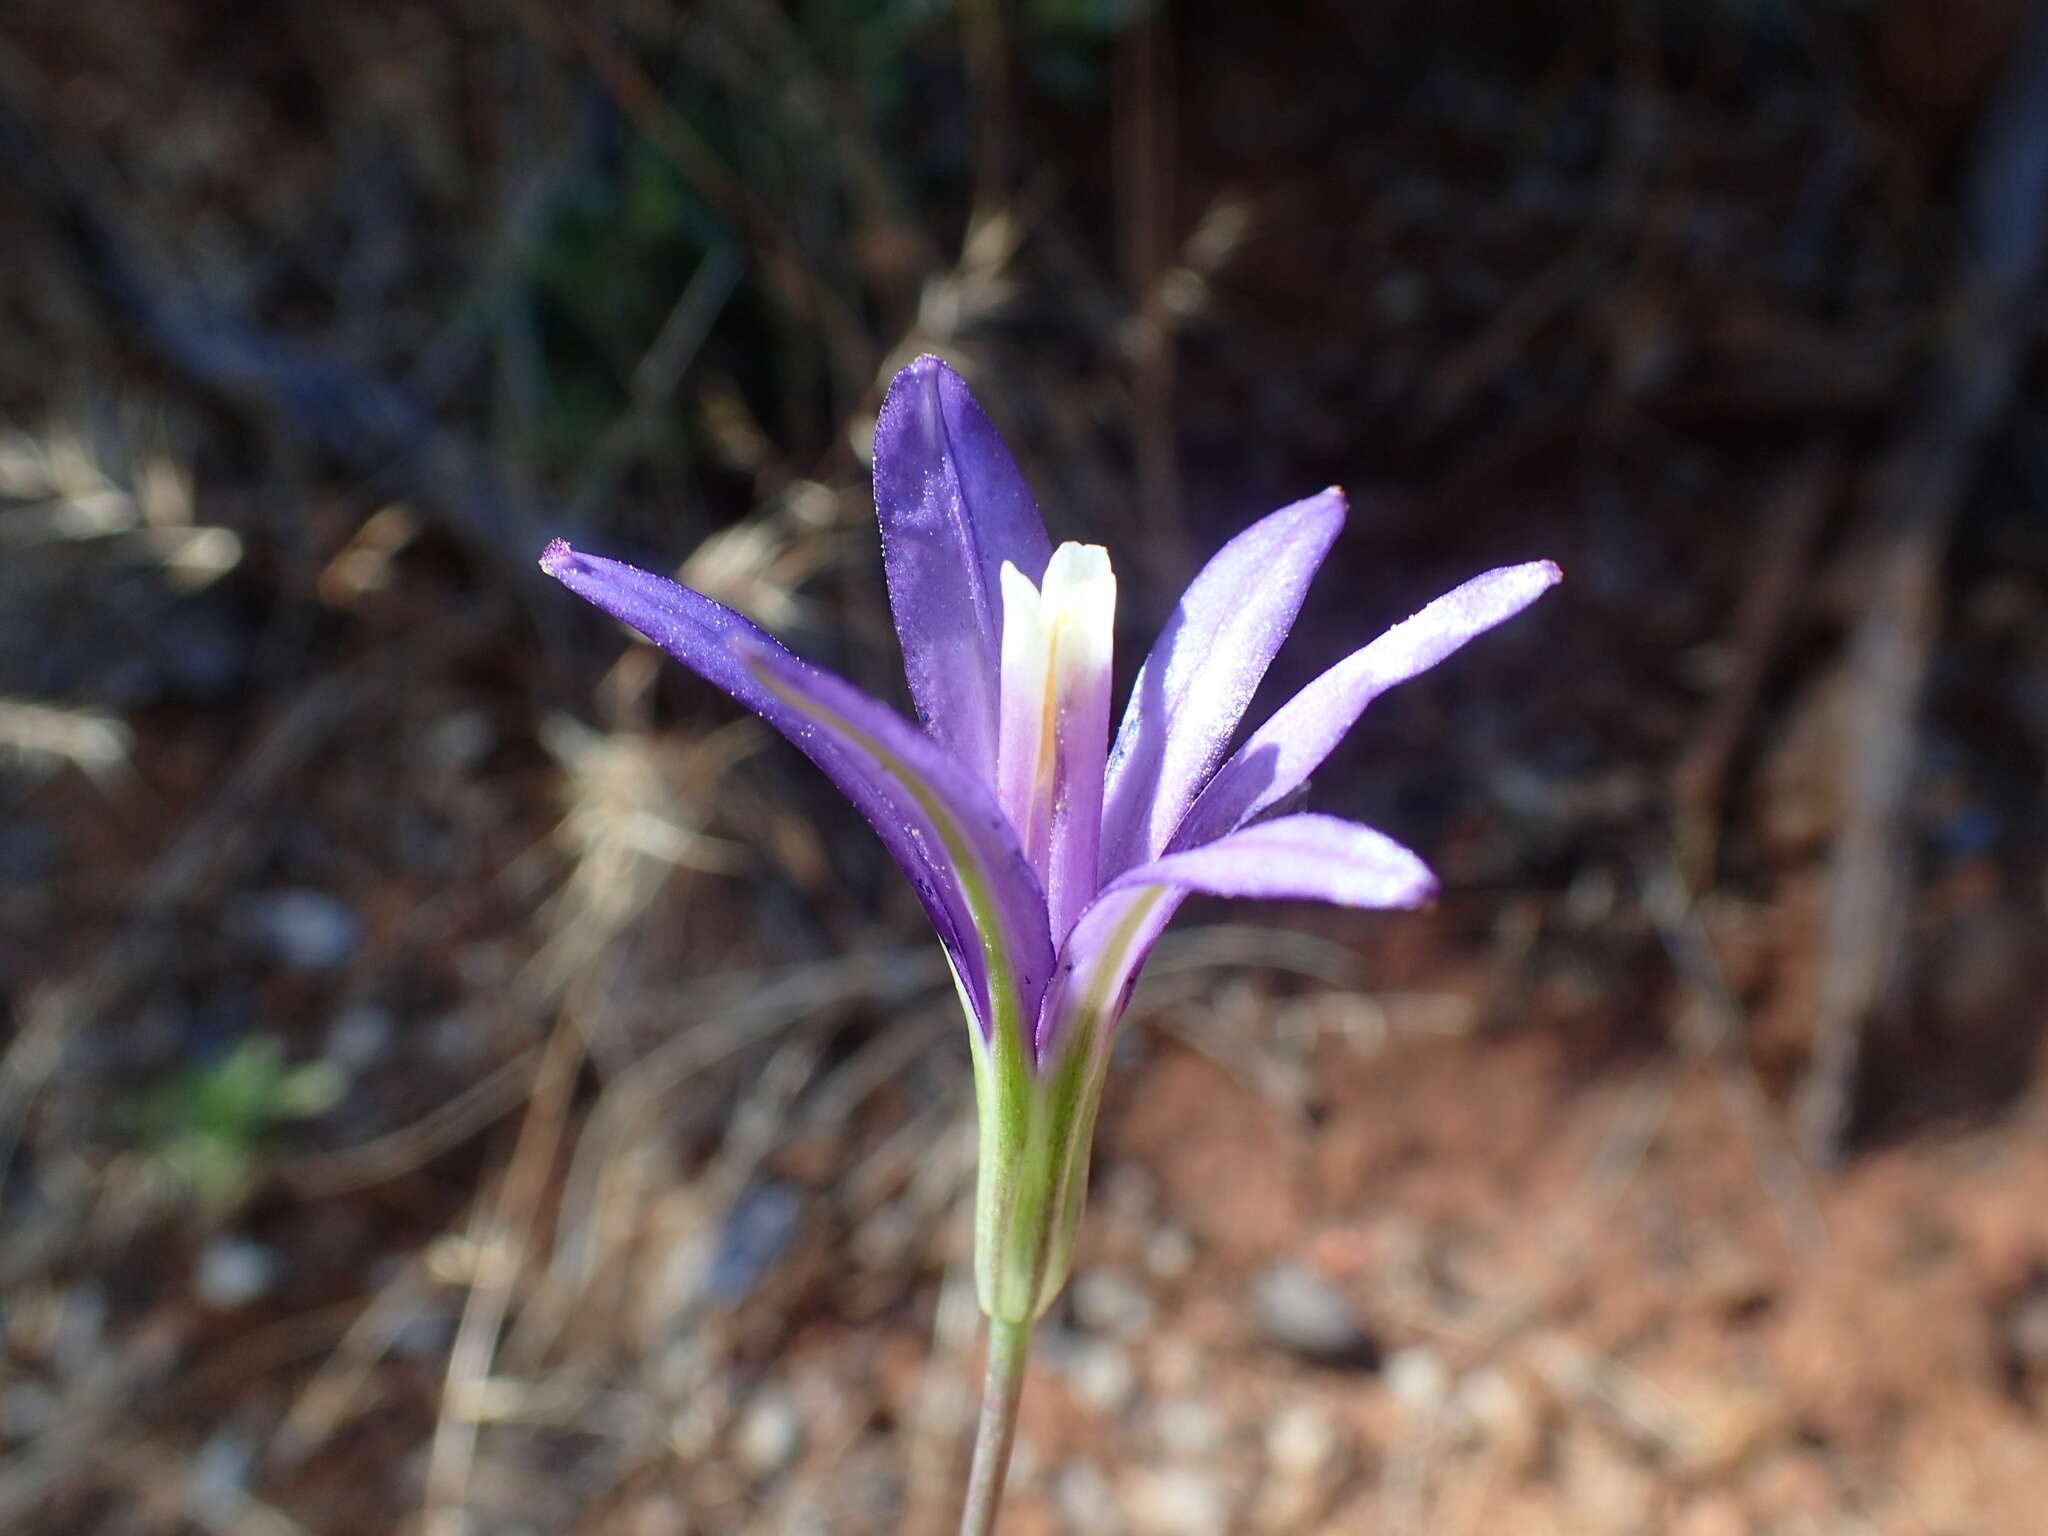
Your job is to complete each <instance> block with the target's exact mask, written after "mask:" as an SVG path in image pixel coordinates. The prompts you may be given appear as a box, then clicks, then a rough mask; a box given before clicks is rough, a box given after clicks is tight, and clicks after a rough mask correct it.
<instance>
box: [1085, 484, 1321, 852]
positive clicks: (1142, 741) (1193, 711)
mask: <svg viewBox="0 0 2048 1536" xmlns="http://www.w3.org/2000/svg"><path fill="white" fill-rule="evenodd" d="M1343 525H1344V495H1343V492H1341V491H1337V490H1328V491H1324V492H1322V493H1321V494H1320V495H1316V496H1311V497H1309V498H1308V499H1307V500H1306V501H1298V502H1296V503H1295V504H1294V505H1293V506H1291V507H1282V508H1281V509H1280V510H1279V511H1278V512H1274V513H1272V514H1270V515H1269V516H1267V517H1264V518H1262V519H1260V520H1259V521H1258V522H1256V523H1254V524H1252V526H1251V527H1249V528H1247V529H1246V530H1245V531H1244V532H1243V533H1241V534H1239V535H1238V536H1237V537H1236V538H1234V539H1232V540H1231V541H1230V542H1229V543H1228V544H1226V545H1224V546H1223V548H1222V549H1221V550H1219V551H1218V552H1217V554H1216V557H1215V558H1214V559H1213V560H1211V561H1210V562H1209V563H1208V564H1207V565H1206V566H1204V567H1203V568H1202V572H1201V574H1200V575H1198V576H1197V577H1195V579H1194V581H1193V582H1192V583H1191V584H1190V585H1189V587H1188V589H1187V591H1186V592H1185V593H1183V594H1182V596H1181V600H1180V603H1179V605H1178V606H1177V607H1175V609H1174V611H1173V617H1172V618H1170V619H1168V620H1167V621H1166V628H1165V629H1164V630H1162V631H1161V632H1160V636H1159V640H1158V643H1157V644H1155V645H1154V646H1153V647H1152V654H1151V655H1149V656H1147V657H1146V658H1145V665H1144V668H1143V669H1142V670H1141V671H1140V672H1139V673H1138V681H1137V683H1136V684H1135V685H1134V686H1133V688H1132V690H1131V701H1130V703H1129V705H1128V706H1126V708H1125V710H1124V719H1123V724H1122V726H1120V727H1119V728H1118V730H1117V733H1116V745H1115V746H1114V747H1113V748H1111V750H1110V754H1109V777H1108V783H1107V788H1106V790H1105V793H1104V803H1103V817H1102V878H1103V880H1104V882H1105V883H1106V882H1108V881H1109V880H1112V879H1114V878H1115V877H1116V876H1118V875H1120V874H1122V873H1123V872H1124V871H1125V870H1127V869H1130V868H1132V867H1133V866H1134V865H1138V864H1142V863H1144V862H1145V861H1146V860H1148V859H1152V858H1156V857H1157V856H1158V855H1159V854H1160V853H1161V852H1163V851H1164V850H1165V848H1166V846H1167V841H1168V839H1170V838H1171V837H1172V836H1173V832H1174V828H1175V827H1177V826H1178V825H1179V824H1180V821H1181V818H1182V817H1183V816H1184V815H1185V814H1186V813H1187V809H1188V806H1189V804H1190V802H1192V801H1193V800H1194V798H1195V795H1196V793H1197V792H1198V791H1199V790H1200V789H1201V787H1202V784H1203V781H1204V780H1205V779H1207V778H1208V776H1209V772H1210V770H1211V769H1213V768H1214V767H1215V766H1216V762H1217V759H1218V758H1220V757H1221V756H1222V755H1223V749H1224V748H1225V747H1227V746H1228V745H1229V744H1230V735H1231V732H1233V731H1234V730H1236V729H1237V722H1238V721H1239V720H1240V719H1241V718H1243V716H1244V711H1245V706H1246V705H1248V704H1250V703H1251V699H1252V694H1253V692H1254V691H1255V690H1256V689H1257V688H1258V686H1259V679H1260V678H1262V677H1264V676H1265V675H1266V667H1267V664H1268V663H1270V662H1271V661H1272V659H1273V653H1274V652H1275V651H1277V650H1279V649H1280V642H1281V641H1282V640H1284V639H1286V638H1287V631H1288V629H1289V628H1290V627H1292V625H1293V623H1294V616H1295V615H1296V614H1297V613H1299V612H1300V611H1301V600H1302V598H1303V596H1304V595H1305V594H1306V593H1307V591H1308V584H1309V581H1310V580H1311V579H1312V578H1313V577H1314V576H1315V573H1316V567H1317V566H1319V565H1321V564H1322V563H1323V556H1324V555H1325V554H1326V553H1327V552H1328V551H1329V548H1330V543H1331V541H1332V540H1333V539H1335V538H1336V537H1337V530H1338V529H1339V528H1341V527H1343Z"/></svg>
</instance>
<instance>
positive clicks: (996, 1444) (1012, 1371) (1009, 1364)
mask: <svg viewBox="0 0 2048 1536" xmlns="http://www.w3.org/2000/svg"><path fill="white" fill-rule="evenodd" d="M1030 1354H1031V1325H1030V1324H1029V1323H1005V1322H999V1321H997V1320H996V1319H995V1318H990V1319H989V1320H988V1376H987V1378H986V1380H984V1381H983V1383H982V1388H981V1425H980V1427H979V1428H978V1429H976V1430H975V1432H974V1467H973V1470H972V1471H970V1472H969V1473H968V1474H967V1507H966V1508H965V1509H963V1510H962V1511H961V1512H960V1536H991V1533H992V1532H993V1531H994V1530H995V1528H996V1510H997V1509H998V1508H1000V1507H1001V1505H1002V1502H1003V1480H1004V1479H1005V1478H1006V1477H1008V1476H1009V1473H1010V1442H1011V1441H1012V1440H1013V1439H1015V1438H1016V1434H1017V1399H1018V1398H1019V1397H1020V1396H1022V1395H1023V1392H1024V1365H1025V1362H1026V1360H1027V1359H1028V1358H1029V1357H1030Z"/></svg>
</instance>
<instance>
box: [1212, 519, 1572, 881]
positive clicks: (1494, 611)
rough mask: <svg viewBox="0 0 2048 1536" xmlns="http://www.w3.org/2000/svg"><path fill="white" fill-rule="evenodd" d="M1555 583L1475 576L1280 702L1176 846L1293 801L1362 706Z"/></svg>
mask: <svg viewBox="0 0 2048 1536" xmlns="http://www.w3.org/2000/svg"><path fill="white" fill-rule="evenodd" d="M1558 579H1559V572H1558V569H1557V567H1556V566H1555V565H1553V564H1551V563H1550V562H1549V561H1548V560H1537V561H1533V562H1531V563H1530V564H1528V565H1509V566H1502V567H1500V568H1499V569H1498V570H1492V571H1488V572H1486V574H1484V575H1483V576H1475V577H1473V578H1472V579H1471V580H1470V581H1468V582H1466V583H1465V584H1464V585H1463V586H1462V587H1459V588H1457V589H1456V590H1455V591H1453V592H1449V593H1446V594H1445V595H1444V596H1442V597H1440V598H1438V599H1437V600H1436V601H1435V602H1433V603H1431V604H1430V605H1429V606H1428V607H1427V608H1425V609H1423V610H1422V611H1421V612H1420V613H1418V614H1416V615H1415V616H1414V617H1413V618H1410V619H1405V620H1403V621H1402V622H1401V623H1399V624H1396V625H1395V626H1394V627H1393V628H1392V629H1390V630H1388V631H1387V632H1386V633H1385V634H1383V635H1381V636H1380V637H1379V639H1377V640H1375V641H1373V642H1372V644H1370V645H1368V646H1366V647H1365V648H1364V649H1363V650H1358V651H1353V652H1352V653H1351V654H1350V655H1349V656H1347V657H1345V658H1344V660H1342V661H1340V662H1338V663H1337V665H1336V666H1334V667H1332V668H1331V669H1330V670H1329V671H1327V672H1325V673H1324V674H1323V675H1322V676H1321V677H1319V678H1317V679H1316V680H1315V681H1314V682H1312V683H1310V684H1309V685H1308V686H1307V687H1306V688H1304V689H1302V690H1301V692H1300V693H1297V694H1296V695H1295V696H1294V697H1293V698H1292V699H1289V700H1288V701H1287V703H1285V704H1284V705H1282V706H1281V707H1280V709H1279V710H1278V712H1276V713H1275V714H1274V716H1273V717H1272V719H1270V720H1268V721H1267V722H1266V723H1265V724H1264V725H1262V726H1260V727H1259V728H1258V730H1256V731H1254V732H1253V733H1252V735H1251V739H1250V740H1248V741H1246V742H1245V744H1244V745H1243V746H1241V747H1239V748H1238V749H1237V751H1236V752H1234V753H1232V754H1231V757H1230V761H1229V762H1227V763H1225V764H1224V765H1223V766H1222V767H1221V768H1219V769H1217V771H1216V776H1215V777H1214V778H1213V779H1211V780H1210V781H1209V784H1208V787H1207V788H1205V789H1204V790H1203V791H1202V793H1201V797H1200V798H1199V799H1197V800H1196V802H1195V805H1194V808H1193V809H1192V810H1191V811H1189V812H1188V815H1187V820H1186V821H1185V823H1183V825H1182V826H1181V829H1180V831H1179V832H1178V833H1176V834H1175V835H1174V838H1173V844H1172V846H1173V847H1175V848H1185V847H1193V846H1196V845H1198V844H1201V843H1206V842H1210V841H1212V840H1213V839H1215V838H1217V837H1220V836H1222V834H1224V833H1226V832H1228V831H1230V830H1231V829H1232V828H1233V827H1240V826H1243V825H1244V823H1245V822H1246V821H1248V820H1249V819H1250V818H1252V817H1254V816H1256V815H1258V814H1259V812H1261V811H1263V810H1265V809H1266V808H1267V807H1268V806H1271V805H1273V804H1275V803H1276V802H1277V801H1279V800H1281V799H1282V798H1283V797H1285V796H1287V795H1290V794H1292V793H1293V792H1294V791H1295V789H1296V788H1298V787H1299V786H1300V785H1301V783H1302V781H1303V780H1305V779H1306V778H1307V777H1308V776H1309V775H1310V774H1311V773H1313V772H1315V770H1316V769H1317V768H1318V767H1320V766H1321V764H1322V761H1323V759H1324V758H1326V757H1328V756H1329V755H1330V752H1331V750H1332V749H1333V748H1334V747H1335V746H1336V745H1337V743H1338V742H1339V741H1341V740H1343V738H1344V733H1345V732H1346V731H1348V730H1350V729H1351V727H1352V725H1353V724H1355V723H1356V722H1357V720H1358V717H1359V716H1360V715H1361V714H1363V713H1364V712H1365V707H1366V705H1368V704H1370V703H1371V702H1372V701H1373V700H1374V699H1376V698H1378V697H1379V696H1380V695H1381V694H1383V693H1385V692H1386V691H1387V690H1388V689H1389V688H1392V687H1393V686H1394V685H1395V684H1396V683H1404V682H1406V681H1407V680H1408V679H1409V678H1411V677H1414V676H1416V675H1417V674H1418V673H1422V672H1427V671H1428V670H1429V669H1430V668H1431V667H1433V666H1435V665H1436V664H1437V663H1438V662H1440V661H1442V660H1443V659H1444V658H1445V657H1446V656H1449V655H1450V654H1451V653H1452V652H1453V651H1455V650H1457V649H1458V647H1459V646H1461V645H1463V644H1464V643H1465V642H1466V641H1467V640H1470V639H1472V638H1473V637H1474V636H1475V635H1480V634H1484V633H1485V632H1486V631H1487V630H1489V629H1491V628H1493V626H1494V625H1496V624H1498V623H1500V622H1501V621H1502V620H1504V619H1510V618H1513V617H1514V616H1515V615H1516V614H1518V613H1520V612H1521V611H1522V610H1523V609H1524V608H1526V607H1528V606H1529V604H1531V603H1533V602H1535V601H1536V599H1537V598H1539V597H1541V596H1542V595H1543V594H1544V593H1545V592H1547V591H1549V590H1550V588H1551V587H1553V586H1555V585H1556V584H1557V582H1558Z"/></svg>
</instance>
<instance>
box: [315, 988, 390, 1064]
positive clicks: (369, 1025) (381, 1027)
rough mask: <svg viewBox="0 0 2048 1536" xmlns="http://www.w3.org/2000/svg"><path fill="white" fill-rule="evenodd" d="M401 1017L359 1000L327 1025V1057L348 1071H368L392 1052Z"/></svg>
mask: <svg viewBox="0 0 2048 1536" xmlns="http://www.w3.org/2000/svg"><path fill="white" fill-rule="evenodd" d="M397 1038H398V1021H397V1020H396V1019H394V1018H393V1017H392V1016H391V1015H390V1014H389V1013H388V1012H387V1011H385V1010H384V1009H382V1008H378V1007H374V1006H372V1005H371V1004H369V1003H357V1004H356V1005H354V1006H353V1007H350V1008H344V1009H342V1011H341V1012H340V1013H337V1014H336V1015H335V1016H334V1021H333V1022H332V1023H331V1024H329V1025H328V1026H327V1049H326V1051H325V1053H324V1054H325V1056H326V1058H327V1060H329V1061H331V1062H333V1063H334V1064H335V1065H336V1066H338V1067H340V1068H342V1069H343V1070H344V1071H348V1072H364V1071H367V1070H368V1069H369V1068H371V1067H374V1066H376V1065H377V1063H378V1062H380V1061H382V1060H383V1059H384V1058H385V1057H386V1056H388V1055H389V1054H390V1053H391V1043H392V1041H394V1040H395V1039H397Z"/></svg>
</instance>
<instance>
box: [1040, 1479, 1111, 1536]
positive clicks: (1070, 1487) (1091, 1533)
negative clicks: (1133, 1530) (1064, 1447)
mask: <svg viewBox="0 0 2048 1536" xmlns="http://www.w3.org/2000/svg"><path fill="white" fill-rule="evenodd" d="M1053 1499H1054V1501H1055V1502H1056V1503H1057V1504H1058V1505H1059V1510H1060V1514H1061V1516H1062V1517H1063V1518H1064V1519H1065V1521H1066V1525H1067V1529H1068V1530H1070V1531H1072V1532H1073V1533H1074V1536H1119V1533H1120V1532H1121V1531H1122V1530H1123V1528H1124V1522H1123V1516H1122V1515H1121V1514H1120V1513H1119V1512H1118V1510H1117V1506H1116V1490H1114V1489H1113V1488H1111V1487H1110V1485H1109V1479H1108V1478H1107V1477H1106V1476H1104V1475H1103V1471H1102V1468H1101V1467H1099V1466H1097V1465H1096V1464H1095V1463H1094V1462H1092V1461H1070V1462H1068V1463H1067V1464H1066V1465H1065V1466H1063V1467H1061V1468H1060V1470H1059V1475H1058V1476H1057V1477H1056V1478H1055V1479H1054V1480H1053Z"/></svg>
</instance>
